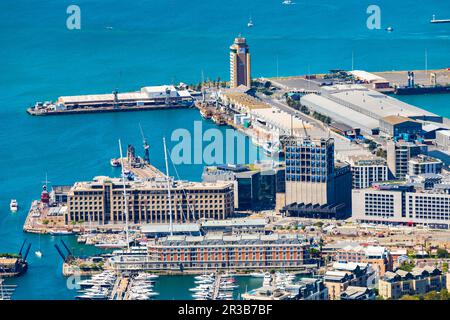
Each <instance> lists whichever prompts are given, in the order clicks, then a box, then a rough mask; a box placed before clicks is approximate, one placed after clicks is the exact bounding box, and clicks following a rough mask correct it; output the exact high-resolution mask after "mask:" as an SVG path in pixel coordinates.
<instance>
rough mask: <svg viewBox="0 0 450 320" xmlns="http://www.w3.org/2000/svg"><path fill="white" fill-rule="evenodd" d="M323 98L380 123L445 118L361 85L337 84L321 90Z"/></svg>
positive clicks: (440, 120) (434, 120) (441, 119)
mask: <svg viewBox="0 0 450 320" xmlns="http://www.w3.org/2000/svg"><path fill="white" fill-rule="evenodd" d="M321 94H322V96H323V97H325V98H327V99H329V100H332V101H334V102H336V103H338V104H340V105H342V106H344V107H345V108H347V109H351V110H354V111H356V112H358V113H359V114H363V115H365V116H368V117H370V118H372V119H375V120H377V121H378V122H379V121H380V120H381V119H383V118H385V117H388V116H392V115H396V116H402V117H407V118H410V119H412V120H422V121H432V122H438V123H442V122H443V117H442V116H439V115H437V114H434V113H432V112H429V111H426V110H423V109H421V108H418V107H416V106H413V105H411V104H408V103H406V102H403V101H400V100H398V99H396V98H393V97H391V96H389V95H386V94H384V93H381V92H377V91H375V90H372V89H369V88H367V87H366V86H364V85H360V84H336V85H332V86H324V87H322V88H321Z"/></svg>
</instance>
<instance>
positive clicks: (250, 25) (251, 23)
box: [247, 18, 253, 28]
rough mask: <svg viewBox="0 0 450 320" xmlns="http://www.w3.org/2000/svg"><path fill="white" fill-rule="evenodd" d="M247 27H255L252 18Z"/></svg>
mask: <svg viewBox="0 0 450 320" xmlns="http://www.w3.org/2000/svg"><path fill="white" fill-rule="evenodd" d="M247 27H249V28H252V27H253V21H252V18H250V20H248V23H247Z"/></svg>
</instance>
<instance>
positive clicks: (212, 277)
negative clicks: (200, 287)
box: [194, 273, 214, 280]
mask: <svg viewBox="0 0 450 320" xmlns="http://www.w3.org/2000/svg"><path fill="white" fill-rule="evenodd" d="M194 279H195V280H205V279H207V280H208V279H214V274H213V273H211V274H203V275H201V276H195V277H194Z"/></svg>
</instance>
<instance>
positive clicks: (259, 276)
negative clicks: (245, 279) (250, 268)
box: [250, 272, 266, 278]
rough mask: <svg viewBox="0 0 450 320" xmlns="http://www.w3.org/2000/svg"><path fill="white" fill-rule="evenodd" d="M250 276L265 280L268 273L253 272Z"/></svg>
mask: <svg viewBox="0 0 450 320" xmlns="http://www.w3.org/2000/svg"><path fill="white" fill-rule="evenodd" d="M250 276H251V277H253V278H264V277H265V276H266V273H264V272H252V273H250Z"/></svg>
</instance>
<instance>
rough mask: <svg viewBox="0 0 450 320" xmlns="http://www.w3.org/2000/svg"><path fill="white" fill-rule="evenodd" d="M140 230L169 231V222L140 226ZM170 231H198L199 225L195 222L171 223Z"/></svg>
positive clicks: (145, 231) (144, 231)
mask: <svg viewBox="0 0 450 320" xmlns="http://www.w3.org/2000/svg"><path fill="white" fill-rule="evenodd" d="M141 231H142V232H143V233H169V232H170V224H167V223H154V224H147V225H143V226H141ZM172 231H173V232H175V233H177V232H195V233H198V232H199V231H200V225H198V224H196V223H182V224H179V223H177V224H173V225H172Z"/></svg>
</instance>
